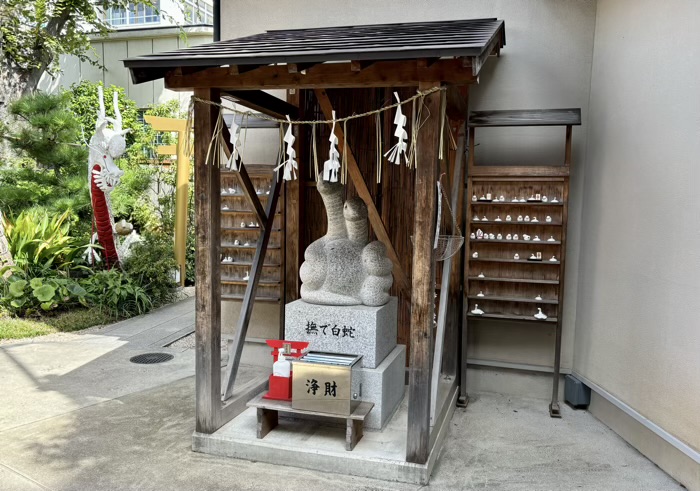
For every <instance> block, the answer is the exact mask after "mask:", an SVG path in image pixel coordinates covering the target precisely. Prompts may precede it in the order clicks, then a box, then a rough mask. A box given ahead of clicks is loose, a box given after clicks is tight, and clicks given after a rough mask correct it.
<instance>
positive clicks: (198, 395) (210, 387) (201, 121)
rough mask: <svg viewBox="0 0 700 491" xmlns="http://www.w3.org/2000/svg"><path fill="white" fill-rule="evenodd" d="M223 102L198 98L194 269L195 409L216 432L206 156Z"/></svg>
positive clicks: (215, 311) (214, 178)
mask: <svg viewBox="0 0 700 491" xmlns="http://www.w3.org/2000/svg"><path fill="white" fill-rule="evenodd" d="M194 95H195V96H196V97H198V98H200V99H203V100H211V101H215V102H216V99H218V91H216V90H213V89H196V90H195V92H194ZM217 111H218V108H216V107H215V106H212V105H208V104H195V108H194V156H195V160H194V162H195V171H194V185H195V193H194V202H195V224H196V237H197V256H196V272H195V275H196V276H195V281H196V287H195V346H196V351H195V370H196V381H195V385H196V389H195V414H196V431H198V432H201V433H213V432H214V431H216V430H217V429H218V428H219V422H220V412H221V398H220V392H221V282H220V281H219V278H220V273H221V271H220V268H221V261H220V255H221V254H220V252H221V240H220V235H221V230H220V210H221V203H220V201H221V198H220V174H219V167H218V166H216V165H207V162H206V156H207V150H208V148H209V142H210V141H211V139H212V135H213V132H214V126H215V124H216V119H217V116H218V114H217Z"/></svg>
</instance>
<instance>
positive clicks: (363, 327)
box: [284, 297, 405, 409]
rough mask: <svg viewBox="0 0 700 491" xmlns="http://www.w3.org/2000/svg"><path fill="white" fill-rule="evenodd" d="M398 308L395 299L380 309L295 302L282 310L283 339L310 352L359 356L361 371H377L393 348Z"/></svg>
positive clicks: (363, 306)
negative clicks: (304, 344) (298, 343)
mask: <svg viewBox="0 0 700 491" xmlns="http://www.w3.org/2000/svg"><path fill="white" fill-rule="evenodd" d="M397 305H398V302H397V299H396V297H392V298H391V299H390V300H389V302H388V303H387V304H385V305H382V306H381V307H368V306H365V305H353V306H329V305H316V304H312V303H307V302H304V301H303V300H296V301H294V302H291V303H288V304H287V305H286V307H285V313H284V331H285V332H284V338H285V339H288V340H290V341H308V342H309V350H311V351H326V352H329V353H347V354H352V355H362V367H363V368H376V367H377V366H378V365H379V364H380V363H382V361H383V360H384V358H385V357H386V356H387V355H388V354H389V353H391V351H392V350H393V349H394V348H395V347H396V334H397V332H396V329H397V327H396V325H397ZM404 351H405V349H404ZM404 357H405V354H404ZM401 385H402V386H403V382H402V383H401ZM372 402H374V403H375V404H376V402H375V401H372ZM375 409H376V407H375Z"/></svg>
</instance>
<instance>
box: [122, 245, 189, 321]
mask: <svg viewBox="0 0 700 491" xmlns="http://www.w3.org/2000/svg"><path fill="white" fill-rule="evenodd" d="M123 268H124V272H125V273H126V274H127V275H128V276H129V278H130V279H131V280H132V281H134V282H135V283H136V284H138V285H140V286H141V287H142V288H143V289H144V291H145V292H146V293H147V295H148V297H149V298H150V299H151V301H152V302H153V306H155V307H158V306H160V305H163V304H165V303H168V302H172V301H173V300H174V299H175V296H176V288H177V285H176V284H175V281H174V278H173V272H174V271H175V270H176V269H177V263H176V262H175V257H174V249H173V239H172V237H169V236H166V235H163V234H150V235H145V236H144V238H143V241H142V242H140V243H137V244H134V246H133V247H132V250H131V254H130V255H129V257H128V258H127V259H126V261H124V264H123Z"/></svg>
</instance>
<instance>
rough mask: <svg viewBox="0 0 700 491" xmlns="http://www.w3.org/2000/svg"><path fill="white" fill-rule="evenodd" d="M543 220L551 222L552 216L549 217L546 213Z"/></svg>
mask: <svg viewBox="0 0 700 491" xmlns="http://www.w3.org/2000/svg"><path fill="white" fill-rule="evenodd" d="M544 221H545V222H547V223H552V217H550V216H549V215H547V218H545V219H544Z"/></svg>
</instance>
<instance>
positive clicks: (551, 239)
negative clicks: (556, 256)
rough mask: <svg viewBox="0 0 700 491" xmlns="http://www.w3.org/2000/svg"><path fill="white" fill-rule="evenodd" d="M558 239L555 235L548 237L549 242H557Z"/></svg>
mask: <svg viewBox="0 0 700 491" xmlns="http://www.w3.org/2000/svg"><path fill="white" fill-rule="evenodd" d="M556 241H557V239H555V238H554V236H553V235H550V236H549V239H547V242H556Z"/></svg>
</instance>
